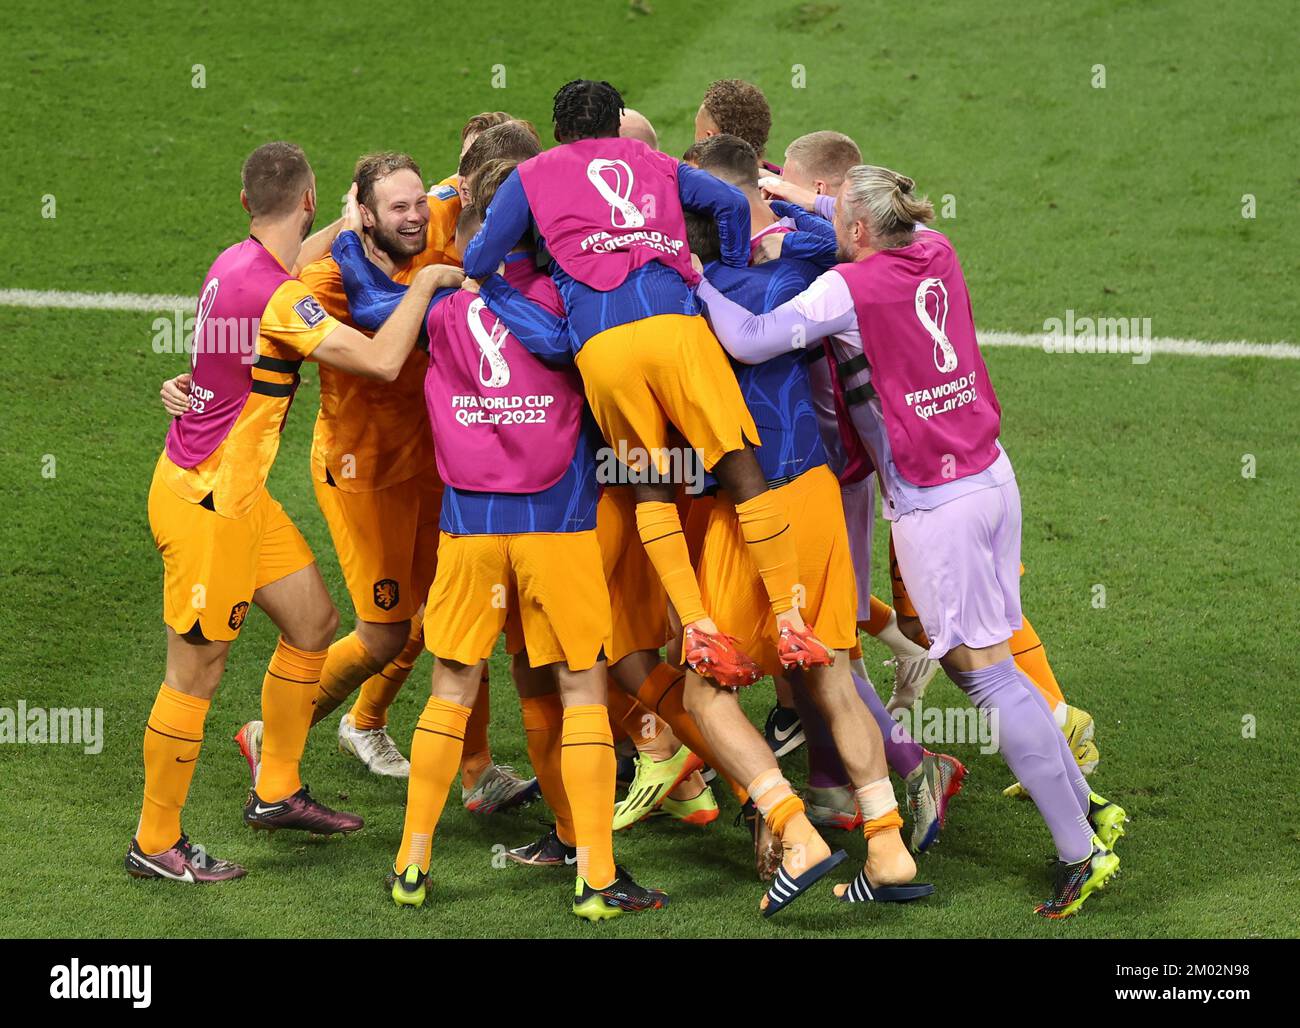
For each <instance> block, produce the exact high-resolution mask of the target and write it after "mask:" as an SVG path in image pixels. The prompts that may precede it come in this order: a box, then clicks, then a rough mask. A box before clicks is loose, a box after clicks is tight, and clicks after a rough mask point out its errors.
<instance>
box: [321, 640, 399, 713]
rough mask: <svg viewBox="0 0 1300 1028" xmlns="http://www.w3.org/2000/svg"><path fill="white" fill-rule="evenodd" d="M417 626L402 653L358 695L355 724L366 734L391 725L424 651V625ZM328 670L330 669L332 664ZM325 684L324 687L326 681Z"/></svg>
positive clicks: (354, 709) (354, 706)
mask: <svg viewBox="0 0 1300 1028" xmlns="http://www.w3.org/2000/svg"><path fill="white" fill-rule="evenodd" d="M415 625H416V627H415V631H414V632H412V633H411V637H410V638H409V639H407V640H406V645H405V646H403V647H402V652H401V653H399V654H398V655H397V656H396V657H394V658H393V659H392V660H390V661H389V662H388V663H387V664H385V665H384V666H383V668H381V669H380V671H379V673H378V674H374V675H371V676H370V677H369V678H367V679H366V680H365V682H364V683H363V684H362V686H361V692H359V693H357V702H356V703H354V704H352V711H351V716H352V723H353V724H354V725H356V726H357V727H358V728H360V729H362V730H363V731H373V730H374V729H376V728H383V727H384V726H385V725H387V724H388V708H389V707H391V706H392V705H393V700H395V699H397V694H398V693H399V692H401V691H402V686H404V685H405V684H406V680H407V678H409V677H410V675H411V668H413V667H414V666H415V662H416V660H417V659H419V656H420V653H421V652H422V651H423V650H424V626H423V622H416V623H415ZM331 649H332V648H331ZM325 666H326V668H328V667H329V664H328V662H327V663H326V665H325ZM321 682H322V684H323V683H324V677H322V678H321Z"/></svg>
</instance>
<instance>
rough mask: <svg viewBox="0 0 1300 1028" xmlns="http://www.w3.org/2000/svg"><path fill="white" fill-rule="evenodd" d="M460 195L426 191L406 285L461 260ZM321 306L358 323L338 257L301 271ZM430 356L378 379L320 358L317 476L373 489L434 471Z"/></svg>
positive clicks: (353, 488) (415, 356) (349, 487)
mask: <svg viewBox="0 0 1300 1028" xmlns="http://www.w3.org/2000/svg"><path fill="white" fill-rule="evenodd" d="M459 217H460V195H459V194H458V193H457V192H456V191H455V190H454V189H438V188H435V190H434V191H433V192H431V193H430V194H429V229H428V235H427V237H426V246H425V249H424V251H423V252H422V253H420V254H418V255H416V256H415V257H414V258H412V260H411V264H410V266H409V267H407V268H405V269H403V270H402V271H399V272H397V273H396V274H395V275H394V276H393V279H394V281H396V282H400V283H402V284H403V285H407V284H409V283H410V281H411V278H412V276H414V275H415V273H416V272H417V271H419V270H420V269H421V268H423V267H426V266H427V265H430V264H459V263H460V254H459V253H457V252H456V248H455V238H456V220H457V219H458V218H459ZM302 280H303V282H305V283H306V284H307V285H308V286H310V288H311V290H312V292H313V293H314V294H315V295H316V298H317V299H318V300H320V302H321V306H323V307H324V308H325V310H327V311H328V312H329V313H330V314H331V315H333V316H334V317H336V318H338V319H339V320H340V321H342V322H344V323H346V324H349V325H352V327H353V328H357V327H358V326H357V325H356V324H355V323H354V322H353V321H352V318H351V317H350V315H349V313H348V298H347V294H346V293H345V292H344V290H343V277H342V275H341V274H340V272H339V266H338V264H337V263H335V261H334V258H333V257H323V258H321V259H320V260H318V261H314V262H312V263H311V264H309V265H307V267H305V268H304V269H303V270H302ZM428 366H429V358H428V356H427V355H426V354H424V353H422V352H421V351H419V350H413V351H412V352H411V356H410V357H408V358H407V361H406V364H405V365H404V366H403V368H402V370H401V372H400V373H399V374H398V376H397V380H396V381H395V382H391V383H387V382H377V381H374V380H372V379H367V378H362V377H361V376H359V375H352V374H348V373H347V372H344V371H337V370H335V369H334V368H328V367H325V366H323V365H322V367H321V369H320V414H319V415H318V416H317V418H316V429H315V433H314V434H313V436H312V444H311V473H312V478H313V479H315V480H316V481H317V482H325V481H327V475H328V479H331V480H333V482H334V484H335V485H336V486H338V488H340V489H342V490H343V491H344V492H370V491H372V490H375V489H385V488H387V487H388V486H391V485H396V484H397V483H399V482H404V481H406V480H407V479H409V478H412V477H413V476H415V475H418V474H422V473H429V474H433V473H434V472H433V471H432V468H433V463H434V459H433V436H432V433H431V432H430V431H429V416H428V412H427V410H426V409H425V404H424V376H425V372H426V370H427V369H428Z"/></svg>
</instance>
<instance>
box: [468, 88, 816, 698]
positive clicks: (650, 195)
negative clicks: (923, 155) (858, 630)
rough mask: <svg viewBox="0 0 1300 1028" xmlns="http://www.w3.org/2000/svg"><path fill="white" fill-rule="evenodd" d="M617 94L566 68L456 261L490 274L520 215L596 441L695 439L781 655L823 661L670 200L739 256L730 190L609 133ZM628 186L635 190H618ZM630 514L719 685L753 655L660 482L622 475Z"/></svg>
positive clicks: (743, 245)
mask: <svg viewBox="0 0 1300 1028" xmlns="http://www.w3.org/2000/svg"><path fill="white" fill-rule="evenodd" d="M622 110H623V100H622V97H621V96H620V95H619V94H618V91H617V90H615V89H614V87H613V86H611V85H609V83H607V82H592V81H588V80H575V81H573V82H570V83H568V84H567V85H565V86H564V87H562V88H561V89H560V91H559V92H558V93H556V95H555V105H554V110H553V120H554V125H555V138H556V140H557V141H558V142H559V143H560V144H561V145H560V146H558V147H555V148H554V149H551V150H548V151H546V152H545V153H542V154H540V155H539V156H537V157H534V158H532V159H531V160H529V161H526V162H525V163H524V164H522V165H520V167H519V168H518V169H517V170H516V171H515V172H513V173H512V174H511V175H510V177H509V178H508V179H506V181H505V182H504V183H503V184H502V186H501V188H500V189H499V190H498V191H497V194H496V196H495V198H494V199H493V201H492V205H491V207H490V208H488V210H487V213H486V217H485V220H484V224H483V228H482V230H481V231H480V233H479V234H478V236H476V237H475V239H474V241H473V242H472V243H471V244H470V246H469V248H468V250H467V251H466V253H465V268H466V274H468V275H471V276H472V277H473V278H476V279H481V278H483V277H485V276H487V275H489V274H491V273H492V272H493V271H494V270H495V269H496V268H497V266H498V265H499V264H500V263H501V261H502V260H503V259H504V258H505V256H506V254H508V253H509V252H510V251H511V250H512V249H514V247H515V246H516V244H518V242H519V241H520V239H521V238H523V237H524V235H525V234H526V233H527V232H528V231H529V229H530V226H535V228H536V230H537V234H538V236H539V238H540V240H541V242H542V245H543V246H544V247H545V248H546V250H547V252H548V253H549V254H550V257H551V273H552V276H553V277H554V279H555V282H556V285H557V286H558V287H559V289H560V292H561V294H562V295H563V297H564V306H565V308H566V310H567V312H568V316H569V322H570V328H571V331H572V334H573V347H574V349H575V351H576V352H577V364H578V369H579V371H580V372H581V374H582V379H583V384H584V387H585V390H586V394H587V400H588V403H589V404H590V406H591V410H592V413H593V414H594V415H595V418H596V421H597V423H598V424H599V425H600V428H601V431H602V432H603V434H604V436H605V439H606V441H607V442H608V444H609V445H610V446H611V447H612V448H613V449H614V451H615V452H616V453H617V454H619V455H620V458H622V459H625V463H626V459H627V458H624V455H628V458H630V457H631V455H634V454H638V455H640V454H643V455H645V460H644V461H638V460H636V459H635V458H633V463H636V464H639V466H638V467H634V468H633V469H632V470H633V471H634V472H642V473H644V477H649V478H654V479H660V478H662V477H664V476H666V475H667V474H668V472H669V470H670V467H669V465H670V461H669V457H668V454H669V451H668V444H669V436H668V433H669V427H670V426H674V427H676V428H677V429H678V430H679V431H680V432H681V434H682V435H683V436H684V437H685V439H686V441H687V443H688V444H689V445H690V446H691V447H693V448H695V449H696V450H698V451H699V452H700V454H701V456H702V460H703V463H704V466H705V467H706V468H708V469H710V470H712V471H713V472H714V474H716V476H717V477H718V480H719V482H720V483H721V484H722V487H723V488H724V489H725V490H726V491H727V493H728V494H729V496H730V497H731V498H732V499H733V500H734V501H735V503H736V512H737V516H738V518H739V520H740V523H741V527H742V530H743V533H744V537H745V542H746V544H747V546H748V549H749V552H750V554H751V555H752V557H753V558H754V560H755V562H756V564H757V565H758V567H759V568H760V569H761V572H762V575H763V581H764V584H765V586H766V588H767V592H768V597H769V601H770V603H771V608H772V612H773V614H774V615H775V618H776V624H777V629H778V633H779V638H778V652H779V654H780V659H781V663H782V665H783V666H795V665H806V666H811V665H824V664H827V663H829V661H830V652H829V650H827V648H826V647H825V646H824V645H823V644H822V643H821V642H820V641H818V640H817V639H816V637H815V636H814V635H813V634H812V632H811V630H810V629H809V628H808V627H807V626H806V625H805V624H804V622H803V618H802V617H801V615H800V613H799V611H798V609H797V608H796V607H795V606H794V601H793V590H794V587H795V585H796V579H797V575H798V561H797V556H796V554H795V552H794V545H793V542H792V539H791V536H790V534H789V532H788V529H789V524H788V522H787V520H786V518H785V515H784V513H783V512H782V510H781V508H780V505H779V503H777V502H776V501H774V500H773V498H772V497H771V496H770V495H769V494H768V491H767V485H766V482H765V481H764V479H763V473H762V470H761V469H760V468H759V465H758V461H757V459H756V458H755V456H754V453H753V449H752V446H751V444H753V443H757V442H758V441H759V440H758V433H757V430H756V429H755V427H754V422H753V419H752V418H751V417H750V415H749V412H748V410H746V408H745V405H744V400H743V398H742V397H741V395H740V389H739V387H738V386H737V385H736V380H735V376H733V375H732V374H731V373H730V369H729V367H728V364H727V360H726V356H725V355H724V354H723V352H722V349H721V348H720V347H719V346H718V345H717V342H716V340H715V339H713V337H712V335H711V334H710V332H709V330H708V326H707V324H706V323H705V322H704V319H703V318H702V317H700V316H699V307H698V305H697V303H696V301H695V298H694V296H693V294H692V292H691V289H690V286H691V285H692V284H693V283H694V282H696V281H697V280H698V276H697V275H696V273H695V271H694V269H692V267H691V265H690V254H689V251H688V249H687V246H686V239H685V226H684V224H683V220H682V217H683V215H682V211H683V207H686V208H689V209H693V210H699V211H701V212H703V213H708V214H709V215H711V216H713V217H714V218H715V219H716V220H717V221H718V223H719V227H720V232H721V234H722V246H723V259H724V260H725V261H726V262H728V263H730V264H732V265H734V266H737V267H743V266H744V265H745V264H747V263H748V260H749V209H748V206H747V205H746V203H745V200H744V197H742V196H740V194H739V193H737V192H736V191H735V190H733V189H731V188H730V187H729V186H726V185H724V184H722V183H720V182H718V181H717V180H716V179H714V178H712V177H711V176H709V175H706V174H704V173H702V172H699V171H697V170H696V169H693V168H688V167H685V166H683V165H681V164H679V163H678V162H677V161H675V160H673V159H672V158H670V157H667V156H666V155H664V154H660V153H658V152H656V151H653V150H651V149H650V148H649V147H647V146H646V145H645V144H644V143H642V142H640V141H639V140H635V139H621V138H619V119H620V115H621V112H622ZM633 197H635V198H636V199H635V202H634V201H633ZM637 489H638V494H637V498H638V503H637V512H636V513H637V529H638V534H639V535H640V536H641V539H642V541H643V542H644V544H645V547H646V552H647V553H648V555H649V557H650V560H651V562H652V563H653V564H654V567H655V569H656V571H657V572H658V574H659V577H660V579H661V581H662V582H663V585H664V589H665V591H666V592H667V594H668V598H669V600H670V601H671V602H672V604H673V606H674V608H675V610H676V613H677V616H678V617H679V619H680V621H681V623H682V625H683V627H684V632H683V654H684V657H685V659H686V661H687V663H688V664H690V665H691V666H692V667H693V668H695V669H697V670H699V671H701V672H702V673H704V674H708V675H710V676H712V677H714V678H715V679H716V680H717V681H719V682H720V683H722V684H727V685H740V684H748V683H749V682H752V681H754V680H755V678H757V676H758V668H757V667H756V665H755V664H754V662H753V661H752V660H751V659H750V658H749V657H747V656H745V655H744V654H743V653H741V652H740V651H739V650H737V649H736V647H735V646H734V644H733V643H732V642H731V641H730V640H728V639H727V638H726V637H725V636H724V635H723V634H722V633H721V632H719V631H718V627H717V625H716V624H714V622H713V621H712V620H711V619H710V618H709V616H708V613H707V612H706V611H705V609H704V606H703V602H702V600H701V598H700V590H699V585H698V584H697V582H696V581H695V573H694V570H693V569H692V567H691V563H690V556H689V553H688V551H687V546H686V540H685V537H684V535H683V533H682V525H681V520H680V518H679V516H678V512H677V508H676V506H675V505H674V503H673V502H672V501H673V496H674V492H675V487H674V486H673V484H671V483H668V482H663V481H652V482H642V483H639V484H638V485H637Z"/></svg>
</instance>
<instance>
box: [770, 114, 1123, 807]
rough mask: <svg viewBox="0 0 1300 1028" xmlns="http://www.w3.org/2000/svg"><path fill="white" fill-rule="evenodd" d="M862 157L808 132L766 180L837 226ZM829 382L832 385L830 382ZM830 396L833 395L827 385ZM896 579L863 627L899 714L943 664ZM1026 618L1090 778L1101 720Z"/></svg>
mask: <svg viewBox="0 0 1300 1028" xmlns="http://www.w3.org/2000/svg"><path fill="white" fill-rule="evenodd" d="M861 160H862V158H861V154H860V152H859V150H858V147H857V144H856V143H854V142H853V140H852V139H850V138H849V137H848V136H846V135H844V134H843V133H840V132H829V131H823V132H810V133H808V134H807V135H804V136H800V137H799V138H798V139H796V140H795V141H794V142H792V143H791V144H790V145H789V146H788V147H787V148H786V151H785V161H786V163H785V167H784V168H783V169H782V171H781V177H780V178H771V177H765V178H763V179H762V180H760V181H761V184H762V185H763V186H764V187H765V190H766V191H767V192H768V193H769V194H770V195H773V196H776V197H779V198H781V199H783V200H786V201H790V202H793V203H796V204H799V205H800V206H802V207H804V208H806V209H807V210H809V211H815V212H816V213H817V214H819V215H820V216H821V217H823V218H825V219H826V221H827V222H828V223H830V222H833V221H834V219H835V197H836V194H837V193H838V191H839V188H840V186H841V185H842V184H843V181H844V176H845V174H846V173H847V171H848V169H849V168H850V167H852V166H853V165H855V164H859V163H861ZM820 373H821V374H822V375H823V376H824V375H825V374H826V373H827V372H826V371H825V370H822V371H821V372H820ZM815 374H816V372H815ZM825 381H826V384H828V385H829V379H826V380H825ZM822 394H823V395H825V390H823V391H822ZM864 481H865V480H864ZM850 489H852V490H853V491H854V492H855V493H858V487H850ZM850 489H846V490H845V509H846V510H847V511H848V512H849V516H850V517H849V521H850V538H851V539H853V541H854V546H855V560H856V552H857V550H858V541H859V539H860V538H865V541H866V550H867V553H866V563H865V565H864V566H865V567H866V569H867V572H868V574H869V570H870V563H871V562H870V539H871V537H870V531H871V526H872V525H873V524H874V521H875V511H874V499H875V493H874V491H873V490H871V489H870V488H867V489H865V492H862V493H858V495H855V496H854V499H853V500H852V501H851V500H850ZM867 504H870V505H871V506H870V508H867V507H866V505H867ZM855 510H861V517H860V518H855V515H854V512H855ZM855 520H858V521H859V523H860V524H862V525H863V527H864V530H865V533H866V534H865V536H863V535H862V533H855V532H854V531H853V523H854V521H855ZM890 564H891V568H892V567H893V564H894V561H893V560H892V557H891V561H890ZM1022 573H1023V569H1022ZM892 578H893V580H894V581H893V585H894V593H895V604H894V608H891V607H890V606H889V605H887V604H885V603H883V602H882V601H880V600H878V599H876V597H874V596H872V597H871V607H870V611H869V612H868V616H867V619H866V620H865V622H862V623H861V627H862V628H863V630H864V631H866V632H867V633H869V634H871V635H874V636H877V637H878V638H880V639H881V640H882V641H884V642H886V643H887V644H888V645H889V646H890V648H891V649H893V650H894V664H895V677H894V691H893V695H892V696H891V697H890V700H889V702H888V704H887V705H886V706H887V707H888V708H889V710H890V711H895V710H898V709H901V708H907V709H910V708H911V707H912V705H913V704H914V703H915V702H916V701H917V700H918V699H919V698H920V697H921V695H922V694H923V693H924V692H925V688H926V686H927V685H928V684H929V682H930V679H931V678H932V677H933V676H934V667H935V664H934V662H933V661H931V660H929V658H928V655H927V654H926V652H925V648H923V647H917V651H916V652H914V653H911V654H909V653H907V652H900V650H899V648H898V647H907V646H908V644H909V643H912V641H913V640H915V641H916V642H919V643H922V644H924V643H925V642H926V640H925V638H924V633H923V632H922V631H921V626H920V622H919V620H918V619H917V618H916V617H915V614H914V612H913V611H912V609H911V604H910V601H909V600H908V599H907V590H906V587H905V586H904V585H903V583H902V579H901V578H900V577H899V576H898V575H897V574H894V575H892ZM859 585H861V579H860V580H859ZM895 608H897V610H895ZM1022 618H1023V623H1022V624H1021V626H1020V628H1018V629H1017V630H1016V631H1015V633H1014V634H1013V635H1012V637H1011V652H1012V656H1013V657H1014V658H1015V661H1016V665H1017V666H1018V667H1019V668H1020V670H1021V671H1023V672H1024V673H1025V674H1026V675H1028V676H1029V678H1030V680H1031V681H1033V683H1034V685H1035V686H1037V688H1038V691H1039V692H1040V693H1042V695H1043V699H1045V700H1046V701H1047V704H1048V706H1049V707H1051V708H1052V716H1053V718H1054V719H1055V721H1056V723H1057V726H1058V727H1059V728H1060V729H1061V731H1062V732H1063V733H1064V734H1065V737H1066V741H1067V742H1068V743H1069V744H1070V749H1071V752H1073V753H1074V757H1075V761H1076V762H1077V763H1078V765H1079V767H1080V768H1082V769H1083V772H1084V774H1085V775H1090V774H1092V772H1093V771H1095V770H1096V768H1097V764H1098V761H1099V760H1100V759H1101V758H1100V754H1099V753H1098V750H1097V744H1096V741H1095V738H1094V734H1095V724H1094V721H1093V717H1092V715H1091V714H1089V713H1088V712H1087V711H1086V710H1083V709H1081V708H1079V707H1075V706H1072V705H1071V704H1069V703H1068V702H1066V699H1065V695H1064V693H1063V692H1062V691H1061V687H1060V685H1059V684H1058V682H1057V680H1056V675H1055V674H1054V673H1053V671H1052V667H1051V664H1050V663H1048V660H1047V651H1046V649H1045V648H1044V646H1043V642H1042V640H1041V639H1040V638H1039V637H1038V633H1037V632H1036V631H1035V630H1034V626H1033V625H1032V624H1031V623H1030V621H1029V619H1028V618H1027V617H1023V614H1022ZM913 645H914V644H913ZM1003 793H1004V794H1005V795H1008V796H1022V797H1023V796H1025V795H1026V793H1025V790H1024V788H1023V786H1021V784H1020V783H1019V782H1016V783H1014V784H1012V785H1011V786H1009V787H1007V788H1006V789H1004V790H1003Z"/></svg>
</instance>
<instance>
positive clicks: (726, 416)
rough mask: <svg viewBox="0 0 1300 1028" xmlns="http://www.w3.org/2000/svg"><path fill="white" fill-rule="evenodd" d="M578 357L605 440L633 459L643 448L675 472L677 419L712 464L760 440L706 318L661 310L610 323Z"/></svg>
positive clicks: (630, 462) (663, 467)
mask: <svg viewBox="0 0 1300 1028" xmlns="http://www.w3.org/2000/svg"><path fill="white" fill-rule="evenodd" d="M577 364H578V370H579V371H580V372H581V373H582V383H583V386H584V388H585V390H586V393H587V403H588V405H589V406H590V407H591V412H592V414H594V415H595V417H596V423H597V424H598V425H600V430H601V432H603V433H604V435H605V441H606V442H607V443H609V445H610V446H611V447H613V449H614V450H615V453H616V455H617V456H618V458H619V459H620V460H622V461H623V463H625V464H628V465H629V466H634V465H635V463H636V462H637V457H638V453H637V451H641V453H642V454H644V455H646V458H645V459H649V460H651V461H653V462H654V463H655V464H656V465H657V467H658V469H659V471H660V472H661V473H662V474H668V473H669V472H670V471H671V470H672V463H671V462H670V460H669V457H668V453H667V450H668V446H669V434H668V433H669V426H670V425H673V426H676V427H677V429H678V430H679V431H680V432H681V434H682V435H683V436H684V437H685V438H686V442H687V443H688V444H689V445H690V446H692V447H694V448H695V449H696V450H699V451H700V456H701V458H702V459H703V462H704V466H705V468H709V469H711V468H712V467H713V465H714V464H716V463H717V462H718V459H719V458H720V457H722V456H723V454H726V453H730V452H731V451H732V450H739V449H742V448H743V447H744V445H745V441H746V440H748V441H749V442H751V443H754V444H755V445H757V444H758V442H759V438H758V429H757V428H756V427H755V426H754V419H753V417H751V416H750V413H749V408H748V407H746V406H745V400H744V397H743V396H741V394H740V386H739V385H738V384H737V382H736V375H735V372H733V371H732V370H731V364H730V363H729V362H728V360H727V355H726V354H725V353H724V352H723V350H722V345H721V344H720V343H719V342H718V340H717V338H716V337H715V336H714V335H713V332H712V331H710V329H709V325H708V322H706V321H705V320H704V318H703V317H700V316H698V315H697V316H694V317H692V316H687V315H684V314H657V315H654V316H653V317H649V318H642V319H641V320H640V321H632V322H628V323H627V324H626V325H617V326H615V327H614V328H609V329H606V330H605V331H604V332H601V333H599V334H598V335H594V336H592V337H591V338H590V339H588V340H587V341H586V343H584V344H583V347H582V349H581V350H579V351H578V357H577ZM678 466H680V465H678Z"/></svg>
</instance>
